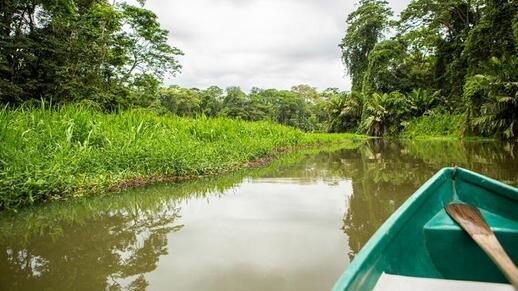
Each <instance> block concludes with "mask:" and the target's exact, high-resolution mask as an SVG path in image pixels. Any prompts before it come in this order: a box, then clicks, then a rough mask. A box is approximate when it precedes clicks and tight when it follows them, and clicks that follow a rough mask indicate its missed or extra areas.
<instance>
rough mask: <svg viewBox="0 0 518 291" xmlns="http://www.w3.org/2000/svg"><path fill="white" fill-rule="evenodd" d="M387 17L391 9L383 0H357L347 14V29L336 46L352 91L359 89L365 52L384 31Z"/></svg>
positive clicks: (368, 50)
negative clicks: (355, 6) (340, 50)
mask: <svg viewBox="0 0 518 291" xmlns="http://www.w3.org/2000/svg"><path fill="white" fill-rule="evenodd" d="M390 16H392V10H391V9H390V8H389V7H388V2H387V1H385V0H360V2H359V6H358V8H357V9H356V10H355V11H353V12H352V13H351V14H349V15H348V16H347V26H348V27H347V31H346V33H345V36H344V38H343V39H342V42H341V43H340V44H339V47H340V48H341V49H342V61H343V63H344V65H345V68H346V70H347V73H348V74H349V75H350V76H351V78H352V90H353V91H359V90H361V89H362V83H363V78H364V77H363V75H364V73H365V70H366V68H367V65H368V57H369V53H370V51H371V50H372V49H373V48H374V46H375V45H376V43H378V41H379V40H380V39H382V38H383V36H384V33H385V32H386V31H387V29H388V27H389V18H390Z"/></svg>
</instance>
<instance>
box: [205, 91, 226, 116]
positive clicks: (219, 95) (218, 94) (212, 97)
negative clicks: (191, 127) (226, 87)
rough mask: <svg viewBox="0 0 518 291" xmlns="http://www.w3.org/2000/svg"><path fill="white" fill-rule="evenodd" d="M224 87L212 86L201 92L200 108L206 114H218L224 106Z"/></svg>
mask: <svg viewBox="0 0 518 291" xmlns="http://www.w3.org/2000/svg"><path fill="white" fill-rule="evenodd" d="M223 93H224V92H223V89H221V88H219V87H218V86H210V87H209V88H207V89H206V90H203V91H202V92H201V94H200V98H201V102H200V109H201V112H202V113H203V114H205V115H206V116H217V115H218V114H219V112H220V111H221V108H222V101H223V97H224V94H223Z"/></svg>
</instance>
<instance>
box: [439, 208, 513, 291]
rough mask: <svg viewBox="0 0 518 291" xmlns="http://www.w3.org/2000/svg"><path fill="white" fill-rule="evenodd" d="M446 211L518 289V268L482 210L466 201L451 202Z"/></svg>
mask: <svg viewBox="0 0 518 291" xmlns="http://www.w3.org/2000/svg"><path fill="white" fill-rule="evenodd" d="M445 208H446V212H448V214H449V215H450V216H451V218H453V220H455V221H456V222H457V223H458V224H459V225H460V226H461V227H462V228H463V229H464V230H465V231H466V232H467V233H468V234H469V236H471V238H472V239H473V240H474V241H475V242H476V243H477V244H478V245H479V246H480V248H482V250H484V252H486V254H487V255H488V256H489V258H491V260H492V261H493V262H494V263H495V264H496V265H497V267H498V268H499V269H500V270H501V271H502V273H504V275H505V277H506V278H507V280H509V282H511V284H512V285H513V287H514V289H515V290H517V291H518V269H517V268H516V266H515V265H514V264H513V261H511V259H510V258H509V256H508V255H507V253H506V252H505V250H504V248H502V245H501V244H500V242H498V239H497V238H496V236H495V234H494V233H493V231H492V230H491V229H490V228H489V226H488V225H487V223H486V221H485V220H484V217H482V214H481V213H480V211H479V210H478V209H477V208H475V207H473V206H471V205H469V204H465V203H451V204H449V205H447V206H446V207H445Z"/></svg>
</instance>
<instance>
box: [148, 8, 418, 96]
mask: <svg viewBox="0 0 518 291" xmlns="http://www.w3.org/2000/svg"><path fill="white" fill-rule="evenodd" d="M408 1H409V0H397V1H396V0H394V1H392V2H394V3H391V5H392V6H393V8H394V9H395V10H396V12H399V11H400V10H401V9H402V8H403V7H404V5H406V3H407V2H408ZM146 7H148V8H149V9H151V10H153V11H154V12H155V13H156V14H157V15H158V17H159V19H160V22H161V24H162V25H163V26H164V27H165V28H167V29H168V30H169V31H170V32H171V33H170V43H171V44H172V45H174V46H176V47H178V48H180V49H181V50H183V51H184V53H185V56H182V57H181V58H180V62H181V64H182V65H183V70H182V73H181V74H179V75H178V76H176V77H173V78H170V79H169V80H167V82H166V83H167V84H179V85H181V86H186V87H198V88H206V87H208V86H211V85H218V86H220V87H223V88H224V87H227V86H241V87H242V88H243V89H245V90H249V89H250V88H251V87H253V86H255V87H261V88H279V89H288V88H290V87H291V86H293V85H296V84H301V83H306V84H310V85H312V86H315V87H318V88H319V89H325V88H327V87H338V88H341V89H349V88H350V84H351V82H350V80H349V78H348V77H347V76H344V69H343V66H342V64H341V60H340V55H341V54H340V50H339V48H338V43H339V42H340V40H341V38H342V37H343V34H344V31H345V17H346V15H347V14H348V13H349V12H351V11H352V10H353V9H354V4H353V2H351V1H340V0H323V1H317V0H314V1H312V0H298V1H297V0H282V1H281V0H279V1H275V0H219V1H217V0H148V1H147V3H146Z"/></svg>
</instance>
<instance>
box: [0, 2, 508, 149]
mask: <svg viewBox="0 0 518 291" xmlns="http://www.w3.org/2000/svg"><path fill="white" fill-rule="evenodd" d="M136 2H137V3H139V4H138V5H131V4H129V3H134V1H131V2H124V1H122V0H120V1H108V0H20V1H11V0H9V1H3V2H2V9H1V10H0V104H8V106H9V108H10V107H19V106H26V104H27V103H29V106H30V105H31V104H33V105H34V104H35V103H39V102H40V101H41V100H45V101H51V102H52V104H58V105H62V104H67V103H72V102H74V103H78V102H79V103H86V104H90V105H91V106H94V107H97V108H99V109H101V110H103V111H105V112H113V111H116V110H119V109H121V108H130V107H142V108H148V109H151V110H153V111H155V112H157V113H159V114H168V113H173V114H176V115H179V116H187V117H197V116H207V117H229V118H234V119H241V120H246V121H259V120H267V121H273V122H277V123H281V124H284V125H288V126H292V127H296V128H299V129H302V130H305V131H329V132H344V131H358V132H363V133H368V134H372V135H377V136H383V135H396V134H400V133H401V132H402V131H404V130H405V128H406V127H407V126H408V125H409V124H411V122H414V123H415V120H416V119H419V118H423V119H424V120H433V118H431V119H427V118H428V117H429V116H448V115H452V116H455V117H457V116H464V117H465V120H464V122H463V124H462V130H461V131H462V133H463V134H471V135H483V136H499V137H502V138H508V139H516V138H517V137H518V121H517V120H518V66H517V65H518V53H517V50H518V46H517V42H518V2H516V1H512V0H412V1H411V2H410V4H409V5H408V6H407V7H406V9H404V10H403V11H402V13H401V14H400V16H399V17H398V18H394V17H393V12H392V10H391V9H390V8H389V6H388V2H387V1H386V0H359V2H358V4H357V7H356V9H355V10H354V11H353V12H352V13H350V14H349V15H348V16H347V19H346V24H347V28H346V31H345V35H344V38H343V39H342V41H341V42H340V44H339V46H340V48H341V50H342V60H343V63H344V65H345V69H346V72H347V73H348V74H349V75H350V76H351V78H352V92H340V91H339V90H338V89H335V88H329V89H326V90H324V91H320V92H319V91H317V90H316V89H315V88H313V87H311V86H309V85H305V84H302V85H297V86H294V87H292V88H291V90H277V89H259V88H253V89H252V90H251V91H250V92H244V91H242V90H241V89H240V88H239V87H229V88H219V87H217V86H212V87H209V88H204V89H198V88H182V87H180V86H177V85H173V86H169V87H162V85H161V81H162V80H163V78H164V77H165V76H166V75H169V74H173V75H174V74H175V73H178V72H179V70H180V65H179V63H178V60H177V57H178V56H179V55H181V54H182V52H181V51H180V50H179V49H177V48H175V47H173V46H171V45H170V44H169V43H170V42H169V33H168V31H166V30H164V29H163V28H161V26H160V23H159V22H158V19H157V16H156V15H155V14H154V13H153V12H151V11H149V10H147V9H145V8H144V2H145V1H144V0H141V1H136ZM455 120H457V118H455ZM421 124H427V123H426V122H424V123H421ZM417 128H421V127H417ZM454 131H455V132H459V131H458V130H457V127H456V125H455V130H454Z"/></svg>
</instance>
